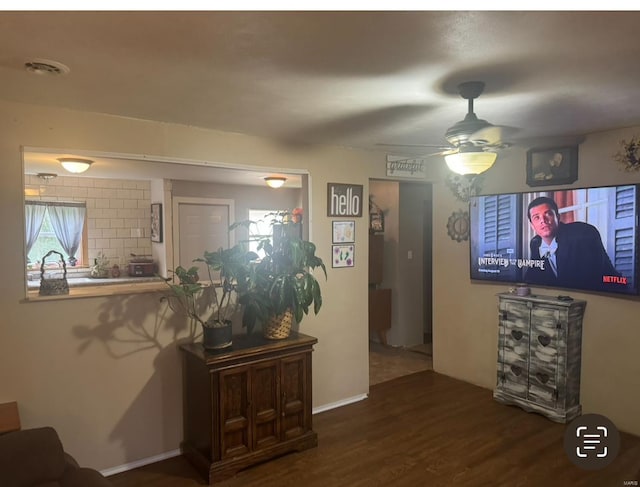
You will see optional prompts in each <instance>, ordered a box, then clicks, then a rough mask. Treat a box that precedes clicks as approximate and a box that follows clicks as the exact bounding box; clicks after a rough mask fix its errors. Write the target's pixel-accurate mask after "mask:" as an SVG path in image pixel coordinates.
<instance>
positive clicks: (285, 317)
mask: <svg viewBox="0 0 640 487" xmlns="http://www.w3.org/2000/svg"><path fill="white" fill-rule="evenodd" d="M292 322H293V310H291V309H290V308H289V309H287V310H286V311H285V312H284V313H281V314H279V315H275V316H272V317H271V318H269V320H268V321H267V322H265V323H264V325H263V327H262V333H263V334H264V337H265V338H268V339H269V340H282V339H283V338H287V337H288V336H289V334H290V333H291V323H292Z"/></svg>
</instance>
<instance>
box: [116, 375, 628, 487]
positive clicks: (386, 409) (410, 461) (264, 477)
mask: <svg viewBox="0 0 640 487" xmlns="http://www.w3.org/2000/svg"><path fill="white" fill-rule="evenodd" d="M313 421H314V429H315V431H316V432H317V433H318V440H319V446H318V447H317V448H314V449H311V450H307V451H304V452H300V453H292V454H289V455H285V456H283V457H280V458H278V459H275V460H272V461H270V462H267V463H264V464H261V465H257V466H254V467H251V468H249V469H247V470H244V471H242V472H240V473H239V474H238V475H236V476H235V477H234V478H232V479H229V480H226V481H224V482H221V483H218V484H216V485H218V486H220V487H241V486H242V487H286V486H302V487H334V486H345V487H371V486H391V485H392V486H407V487H414V486H429V487H438V486H440V487H445V486H446V487H448V486H455V485H460V486H464V487H470V486H492V487H494V486H510V487H511V486H518V487H525V486H535V487H541V486H542V487H551V486H562V487H567V486H592V487H608V486H611V487H622V486H624V485H638V483H633V482H631V483H629V481H640V438H638V437H634V436H631V435H627V434H622V438H621V449H620V453H619V455H618V457H617V458H616V460H615V461H614V462H613V463H612V464H611V465H609V466H608V467H606V468H605V469H603V470H600V471H596V472H588V471H584V470H580V469H578V468H577V467H575V466H574V465H573V464H572V463H571V462H570V461H569V460H568V459H567V457H566V455H565V453H564V449H563V446H562V443H563V435H564V430H565V425H562V424H557V423H553V422H551V421H549V420H547V419H546V418H544V417H542V416H539V415H536V414H529V413H526V412H524V411H522V410H521V409H519V408H516V407H510V406H504V405H501V404H498V403H497V402H495V401H494V400H493V399H492V395H491V391H489V390H487V389H482V388H480V387H476V386H473V385H470V384H467V383H464V382H461V381H457V380H454V379H451V378H449V377H445V376H442V375H439V374H436V373H434V372H432V371H426V372H418V373H416V374H412V375H409V376H405V377H401V378H398V379H394V380H391V381H388V382H383V383H381V384H378V385H375V386H373V387H372V388H371V393H370V397H369V399H367V400H365V401H361V402H359V403H356V404H352V405H349V406H345V407H342V408H338V409H334V410H331V411H327V412H324V413H321V414H317V415H315V416H314V417H313ZM110 480H111V481H112V483H113V485H114V487H133V486H144V487H192V486H200V485H206V482H204V481H203V480H202V479H201V478H199V477H198V475H197V474H196V473H195V471H194V470H192V469H191V467H190V466H189V464H188V463H187V462H186V460H184V459H183V458H182V457H177V458H173V459H170V460H166V461H163V462H159V463H156V464H153V465H148V466H146V467H142V468H140V469H137V470H133V471H130V472H125V473H122V474H118V475H114V476H112V477H110ZM625 481H627V483H625Z"/></svg>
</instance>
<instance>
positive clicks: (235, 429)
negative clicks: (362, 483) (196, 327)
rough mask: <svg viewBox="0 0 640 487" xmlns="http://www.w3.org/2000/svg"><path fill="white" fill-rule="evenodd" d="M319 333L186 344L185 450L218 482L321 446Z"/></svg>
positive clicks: (184, 370) (191, 459)
mask: <svg viewBox="0 0 640 487" xmlns="http://www.w3.org/2000/svg"><path fill="white" fill-rule="evenodd" d="M315 343H317V339H316V338H313V337H310V336H306V335H303V334H300V333H295V332H292V333H291V336H290V337H289V338H286V339H284V340H267V339H265V338H263V337H262V336H261V335H259V334H257V333H256V334H252V335H250V336H234V337H233V345H232V347H231V348H230V349H225V350H220V351H213V352H212V351H205V350H204V348H203V347H202V344H201V343H191V344H185V345H181V346H180V350H181V352H182V356H183V398H184V401H183V403H184V413H183V414H184V418H183V422H184V441H183V443H182V445H181V446H182V451H183V453H184V455H185V457H186V458H187V459H188V460H189V461H190V462H191V463H192V464H193V465H194V466H195V467H196V469H197V470H198V471H199V472H200V473H201V474H202V475H203V476H204V477H205V478H206V479H207V480H208V481H209V483H210V484H213V483H214V482H215V481H219V480H222V479H225V478H227V477H230V476H233V475H234V474H235V473H237V472H238V471H239V470H242V469H244V468H246V467H248V466H250V465H253V464H255V463H258V462H263V461H265V460H268V459H270V458H273V457H275V456H278V455H282V454H283V453H287V452H290V451H300V450H304V449H307V448H312V447H315V446H317V444H318V438H317V435H316V433H315V432H314V431H313V428H312V416H311V407H312V403H311V353H312V351H313V345H314V344H315Z"/></svg>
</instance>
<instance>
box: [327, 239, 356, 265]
mask: <svg viewBox="0 0 640 487" xmlns="http://www.w3.org/2000/svg"><path fill="white" fill-rule="evenodd" d="M354 252H355V245H353V244H346V245H332V246H331V267H354V266H355V258H354Z"/></svg>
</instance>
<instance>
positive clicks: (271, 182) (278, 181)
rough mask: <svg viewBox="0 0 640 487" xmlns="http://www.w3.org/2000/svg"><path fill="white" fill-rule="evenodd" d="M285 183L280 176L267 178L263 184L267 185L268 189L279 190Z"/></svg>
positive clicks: (285, 179)
mask: <svg viewBox="0 0 640 487" xmlns="http://www.w3.org/2000/svg"><path fill="white" fill-rule="evenodd" d="M286 181H287V178H285V177H282V176H268V177H266V178H264V182H265V183H267V186H269V187H270V188H280V187H281V186H282V185H283V184H284V183H285V182H286Z"/></svg>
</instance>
